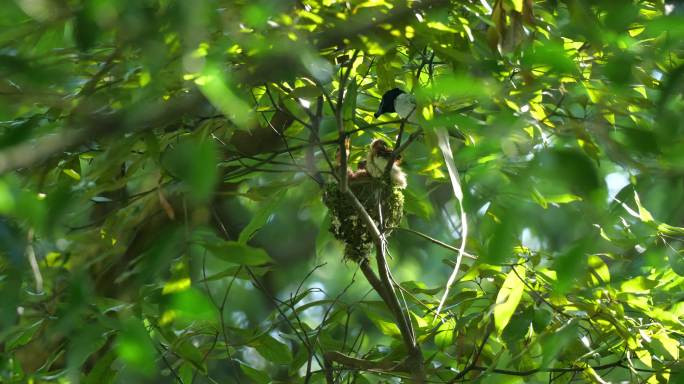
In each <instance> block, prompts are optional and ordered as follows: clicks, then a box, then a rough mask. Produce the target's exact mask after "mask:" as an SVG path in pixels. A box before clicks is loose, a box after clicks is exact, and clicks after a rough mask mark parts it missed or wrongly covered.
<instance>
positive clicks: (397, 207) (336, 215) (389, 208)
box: [323, 177, 404, 262]
mask: <svg viewBox="0 0 684 384" xmlns="http://www.w3.org/2000/svg"><path fill="white" fill-rule="evenodd" d="M349 188H350V189H351V191H352V192H354V195H356V197H357V198H358V199H359V201H360V202H361V204H362V205H363V206H364V208H366V211H367V212H368V214H369V215H370V217H371V218H372V219H373V221H375V223H376V224H377V225H379V222H380V219H379V217H380V215H379V214H378V207H379V204H378V199H381V200H382V202H383V203H382V205H381V207H382V208H381V209H382V218H383V223H384V227H385V228H388V227H396V226H398V225H399V222H400V221H401V218H402V216H403V215H404V194H403V192H402V190H401V188H399V187H398V186H394V185H392V184H391V183H390V182H389V179H388V180H385V181H384V182H383V181H381V180H380V179H373V178H371V177H368V178H366V179H364V180H359V181H355V182H353V183H350V184H349ZM323 203H325V205H326V206H327V207H328V209H329V210H330V232H331V233H332V234H333V235H334V236H335V238H337V239H338V240H340V241H342V242H344V244H345V248H344V256H345V258H347V259H351V260H354V261H357V262H358V261H360V260H362V259H364V258H366V257H367V256H368V253H369V252H370V251H371V249H372V248H373V239H372V236H371V234H370V232H369V231H368V229H367V228H366V224H365V223H364V221H363V219H362V218H361V216H360V215H359V213H358V212H357V211H356V208H354V205H353V204H352V202H351V200H350V199H349V197H348V196H345V195H343V194H342V193H340V188H339V186H338V185H337V183H329V184H327V185H326V186H325V189H324V192H323ZM388 235H389V231H385V236H388Z"/></svg>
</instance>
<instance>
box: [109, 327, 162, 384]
mask: <svg viewBox="0 0 684 384" xmlns="http://www.w3.org/2000/svg"><path fill="white" fill-rule="evenodd" d="M116 351H117V354H118V355H119V358H120V359H121V360H122V361H123V362H124V363H126V364H127V365H128V366H130V367H131V368H133V370H135V371H136V372H138V373H140V374H143V375H145V376H147V377H151V376H152V375H153V374H154V372H155V371H156V364H155V361H156V355H157V353H156V351H155V349H154V346H153V345H152V340H150V337H149V335H148V334H147V331H146V330H145V327H144V326H143V324H142V322H141V321H140V320H138V319H136V318H134V317H130V318H129V319H128V320H126V321H125V322H124V323H123V329H122V330H121V333H120V334H119V336H118V338H117V344H116Z"/></svg>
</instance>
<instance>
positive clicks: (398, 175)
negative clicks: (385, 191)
mask: <svg viewBox="0 0 684 384" xmlns="http://www.w3.org/2000/svg"><path fill="white" fill-rule="evenodd" d="M391 158H392V149H390V148H389V147H388V146H387V143H385V141H384V140H381V139H375V140H373V142H372V143H371V145H370V151H368V154H367V155H366V166H365V169H366V171H367V172H368V174H369V175H370V176H371V177H374V178H380V177H382V176H383V174H384V173H385V169H386V168H387V162H389V161H390V159H391ZM400 160H401V159H400V158H397V159H395V160H394V164H392V169H391V171H390V178H391V179H392V183H393V184H394V185H396V186H398V187H399V188H401V189H405V188H406V174H405V173H404V171H403V170H402V169H401V167H400V166H399V162H400Z"/></svg>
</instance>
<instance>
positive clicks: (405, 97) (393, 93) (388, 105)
mask: <svg viewBox="0 0 684 384" xmlns="http://www.w3.org/2000/svg"><path fill="white" fill-rule="evenodd" d="M415 109H416V99H415V98H414V97H413V95H411V94H408V93H406V92H404V91H402V90H401V89H399V88H393V89H390V90H389V91H387V92H385V94H384V95H382V100H381V101H380V106H379V107H378V111H377V112H375V115H374V116H375V118H378V117H380V115H383V114H385V113H392V112H396V113H397V115H399V117H401V118H402V119H406V118H407V117H409V116H411V114H412V113H413V112H414V111H415Z"/></svg>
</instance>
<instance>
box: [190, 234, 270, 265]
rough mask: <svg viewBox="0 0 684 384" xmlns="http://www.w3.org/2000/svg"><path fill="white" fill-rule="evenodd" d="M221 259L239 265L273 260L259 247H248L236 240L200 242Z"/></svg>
mask: <svg viewBox="0 0 684 384" xmlns="http://www.w3.org/2000/svg"><path fill="white" fill-rule="evenodd" d="M202 245H203V246H204V247H205V248H206V249H207V250H209V252H211V254H212V255H214V256H215V257H218V258H219V259H221V260H224V261H229V262H231V263H235V264H241V265H262V264H266V263H270V262H272V261H273V260H272V259H271V257H269V256H268V254H267V253H266V251H264V250H263V249H261V248H254V247H250V246H249V245H245V244H241V243H239V242H237V241H222V240H220V241H216V242H211V243H203V244H202Z"/></svg>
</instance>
